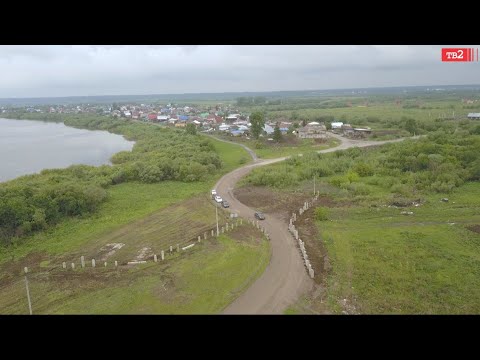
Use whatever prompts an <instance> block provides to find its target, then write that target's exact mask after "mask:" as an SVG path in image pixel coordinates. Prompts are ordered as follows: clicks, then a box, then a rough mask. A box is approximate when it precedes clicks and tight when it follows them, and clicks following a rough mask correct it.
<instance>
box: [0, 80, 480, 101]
mask: <svg viewBox="0 0 480 360" xmlns="http://www.w3.org/2000/svg"><path fill="white" fill-rule="evenodd" d="M455 86H462V87H463V86H479V87H480V84H455V85H445V84H433V85H432V84H430V85H395V86H371V87H351V88H329V89H302V90H261V91H225V92H203V93H201V92H191V93H190V92H186V93H148V94H105V95H69V96H36V97H33V96H31V97H0V100H21V99H66V98H81V97H115V96H170V95H172V96H175V95H220V94H222V95H228V94H248V93H281V92H305V91H341V90H368V89H392V88H418V87H455Z"/></svg>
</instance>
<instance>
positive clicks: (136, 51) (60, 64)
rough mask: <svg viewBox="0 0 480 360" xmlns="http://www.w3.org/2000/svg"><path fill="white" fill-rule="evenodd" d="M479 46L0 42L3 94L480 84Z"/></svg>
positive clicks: (101, 93) (0, 84)
mask: <svg viewBox="0 0 480 360" xmlns="http://www.w3.org/2000/svg"><path fill="white" fill-rule="evenodd" d="M442 47H473V48H480V46H479V45H458V44H456V45H443V46H442V45H435V46H430V45H414V46H409V45H381V46H375V45H352V46H346V45H338V46H335V45H268V46H266V45H179V46H174V45H142V46H140V45H135V46H133V45H125V46H121V45H115V46H108V45H105V46H100V45H94V46H89V45H72V46H70V45H48V46H43V45H31V46H28V45H18V46H17V45H0V98H18V97H57V96H93V95H143V94H183V93H222V92H243V91H280V90H324V89H342V88H367V87H390V86H415V85H468V84H480V62H470V63H451V62H450V63H447V62H442V61H441V48H442Z"/></svg>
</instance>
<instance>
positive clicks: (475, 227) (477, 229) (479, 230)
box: [467, 225, 480, 234]
mask: <svg viewBox="0 0 480 360" xmlns="http://www.w3.org/2000/svg"><path fill="white" fill-rule="evenodd" d="M467 229H468V230H470V231H473V232H476V233H477V234H480V225H470V226H467Z"/></svg>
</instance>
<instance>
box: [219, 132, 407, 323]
mask: <svg viewBox="0 0 480 360" xmlns="http://www.w3.org/2000/svg"><path fill="white" fill-rule="evenodd" d="M331 135H332V136H333V137H335V138H337V139H339V140H340V141H341V144H340V145H339V146H337V147H334V148H329V149H325V150H319V151H318V152H319V153H328V152H333V151H337V150H344V149H348V148H352V147H366V146H375V145H383V144H386V143H390V142H398V141H402V140H404V139H396V140H387V141H363V140H351V139H346V138H344V137H341V136H338V135H335V134H331ZM212 137H214V136H212ZM214 138H215V137H214ZM215 139H217V138H215ZM217 140H220V141H224V142H229V143H233V144H237V145H240V146H242V147H243V148H245V149H246V150H247V151H248V152H249V153H250V155H251V156H252V158H253V160H254V163H253V164H249V165H246V166H243V167H241V168H238V169H236V170H234V171H232V172H230V173H228V174H226V175H224V176H223V177H222V178H221V179H220V180H219V181H218V182H217V184H216V186H215V189H216V190H217V193H218V194H220V196H222V198H223V199H225V200H227V201H228V202H229V203H230V208H229V210H230V211H231V212H233V213H237V214H238V215H239V216H240V217H243V218H245V219H254V213H255V209H251V208H249V207H248V206H246V205H244V204H242V203H241V202H240V201H239V200H238V199H236V198H235V196H234V195H233V189H234V188H235V184H236V183H237V182H238V181H239V180H240V179H241V178H242V177H244V176H245V175H247V174H248V173H249V172H250V171H251V170H252V169H254V168H256V167H259V166H265V165H269V164H273V163H276V162H279V161H283V160H285V159H287V158H288V157H282V158H277V159H269V160H262V159H258V158H257V156H256V155H255V152H254V151H252V150H251V149H249V148H248V147H246V146H245V145H243V144H238V143H235V142H232V141H226V140H222V139H217ZM261 224H262V226H264V227H265V228H266V230H267V231H268V233H269V234H270V243H271V250H272V256H271V259H270V263H269V264H268V266H267V268H266V269H265V272H264V273H263V274H262V275H261V276H260V277H259V278H258V279H257V280H256V281H255V282H254V283H253V284H252V285H251V286H250V287H249V288H248V289H247V290H246V291H245V292H244V293H243V294H242V295H240V296H239V297H238V298H237V299H236V300H234V301H233V302H232V303H231V304H230V305H229V306H227V307H226V308H225V310H224V312H223V313H224V314H282V313H283V311H284V310H285V309H286V308H287V307H288V306H289V305H291V304H293V303H294V302H296V301H297V299H298V298H299V297H300V296H301V295H302V294H305V293H306V292H307V291H308V290H310V289H311V288H312V287H313V281H312V280H311V279H310V278H309V277H308V275H307V272H306V270H305V267H304V264H303V261H302V258H301V255H300V251H299V249H298V248H297V247H296V243H295V242H294V241H293V239H292V236H291V235H290V233H289V232H288V224H286V223H284V222H283V221H282V220H281V219H278V218H275V217H273V216H270V215H269V216H267V217H266V219H265V220H263V221H262V222H261Z"/></svg>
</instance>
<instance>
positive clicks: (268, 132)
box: [263, 124, 273, 135]
mask: <svg viewBox="0 0 480 360" xmlns="http://www.w3.org/2000/svg"><path fill="white" fill-rule="evenodd" d="M263 131H265V132H266V133H267V135H270V134H273V127H271V126H270V125H267V124H265V126H264V127H263Z"/></svg>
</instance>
